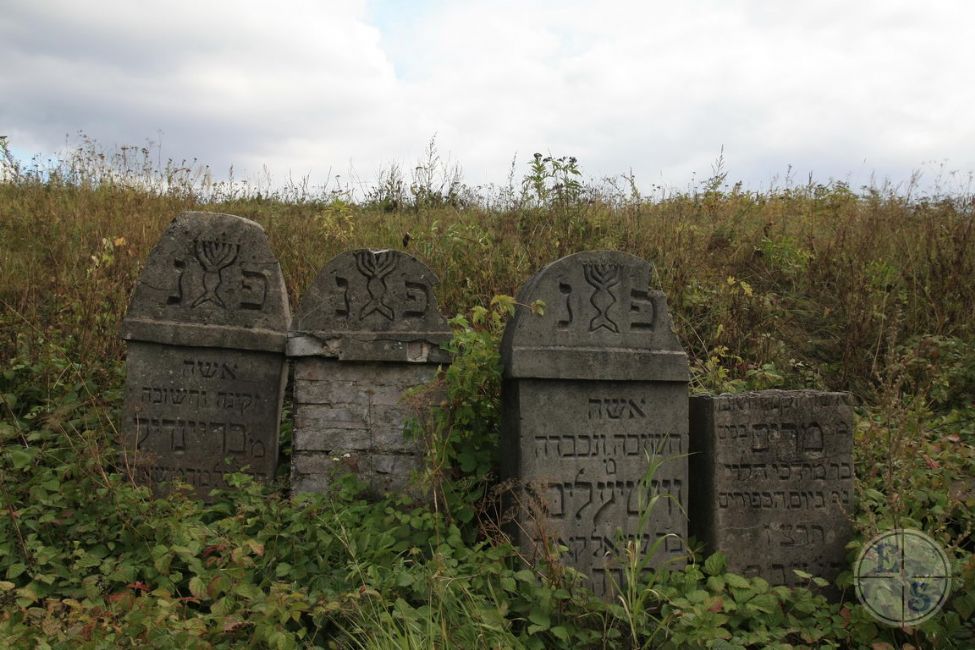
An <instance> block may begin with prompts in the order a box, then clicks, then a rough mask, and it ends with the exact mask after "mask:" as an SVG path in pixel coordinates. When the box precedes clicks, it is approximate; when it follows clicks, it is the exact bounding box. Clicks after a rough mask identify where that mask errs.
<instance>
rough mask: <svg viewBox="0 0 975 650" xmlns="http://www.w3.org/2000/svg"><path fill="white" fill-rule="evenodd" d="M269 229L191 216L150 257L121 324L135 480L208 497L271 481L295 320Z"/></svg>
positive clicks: (126, 425)
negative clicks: (237, 479)
mask: <svg viewBox="0 0 975 650" xmlns="http://www.w3.org/2000/svg"><path fill="white" fill-rule="evenodd" d="M289 317H290V315H289V310H288V296H287V293H286V292H285V288H284V277H283V276H282V274H281V269H280V267H279V265H278V262H277V260H276V259H275V258H274V255H273V254H272V253H271V250H270V248H269V247H268V242H267V236H266V235H265V234H264V230H263V229H262V228H261V227H260V226H259V225H258V224H256V223H254V222H253V221H250V220H248V219H243V218H241V217H235V216H233V215H229V214H210V213H203V212H186V213H183V214H181V215H180V216H179V217H177V218H176V219H175V220H174V221H173V222H172V223H171V224H170V225H169V228H168V229H167V230H166V232H165V233H164V234H163V236H162V238H161V239H160V241H159V242H158V243H157V244H156V246H155V248H153V250H152V253H150V255H149V260H148V261H147V262H146V266H145V269H144V270H143V272H142V275H141V276H140V278H139V281H138V283H137V285H136V287H135V292H134V294H133V296H132V301H131V303H130V304H129V309H128V312H127V314H126V316H125V319H124V321H123V322H122V337H123V338H124V339H125V340H126V341H127V346H126V347H127V354H126V369H127V373H128V376H127V379H126V389H125V406H124V419H123V421H122V433H123V439H124V447H125V450H126V461H127V462H128V463H129V464H130V466H132V468H133V469H134V475H135V478H136V480H137V481H138V482H140V483H143V484H148V485H151V486H154V487H155V488H156V489H157V491H159V488H163V490H165V487H164V486H163V485H161V484H164V483H168V482H170V481H173V480H175V479H180V480H182V481H184V482H186V483H189V484H190V485H192V486H193V487H195V488H196V492H197V495H198V496H200V497H204V498H206V497H207V495H208V494H209V491H210V490H211V489H213V488H215V487H225V486H226V484H225V482H224V479H223V474H225V473H227V472H232V471H245V472H247V473H249V474H252V475H254V476H256V477H261V478H272V477H273V476H274V469H275V466H276V464H277V452H278V420H279V418H280V415H281V401H282V398H283V395H284V383H285V379H286V362H287V359H286V357H285V356H284V350H285V344H286V342H287V329H288V320H289Z"/></svg>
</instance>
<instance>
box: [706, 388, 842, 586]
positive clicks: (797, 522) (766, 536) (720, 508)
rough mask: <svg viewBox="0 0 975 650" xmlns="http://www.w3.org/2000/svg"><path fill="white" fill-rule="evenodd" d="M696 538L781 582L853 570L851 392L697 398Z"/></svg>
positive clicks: (739, 565)
mask: <svg viewBox="0 0 975 650" xmlns="http://www.w3.org/2000/svg"><path fill="white" fill-rule="evenodd" d="M690 410H691V452H692V453H691V457H690V469H691V475H692V476H693V477H694V481H693V482H692V484H691V494H690V499H691V503H690V523H691V531H690V532H691V535H693V536H694V537H696V538H698V539H700V540H701V541H703V542H704V543H705V546H706V547H707V551H708V552H709V553H710V552H713V551H716V550H720V551H722V552H724V554H725V555H726V556H727V558H728V567H729V569H730V570H731V571H734V572H737V573H741V574H745V575H758V576H761V577H763V578H765V579H766V580H768V581H769V582H771V583H773V584H785V585H794V584H796V583H797V582H798V583H803V584H804V583H805V581H803V580H801V579H799V578H797V576H796V575H795V573H794V572H793V570H794V569H799V570H802V571H806V572H807V573H811V574H813V575H818V576H822V577H824V578H827V579H829V580H832V579H834V578H835V577H836V575H837V574H838V573H839V572H841V571H843V570H845V569H846V568H848V564H847V562H846V550H845V548H844V547H845V546H846V544H847V542H849V541H850V538H851V535H852V528H851V524H850V515H851V513H852V511H853V498H854V493H853V458H852V453H853V411H852V408H851V407H850V404H849V401H848V397H847V395H846V394H844V393H823V392H817V391H777V390H773V391H761V392H755V393H745V394H741V395H718V396H707V397H693V398H691V407H690Z"/></svg>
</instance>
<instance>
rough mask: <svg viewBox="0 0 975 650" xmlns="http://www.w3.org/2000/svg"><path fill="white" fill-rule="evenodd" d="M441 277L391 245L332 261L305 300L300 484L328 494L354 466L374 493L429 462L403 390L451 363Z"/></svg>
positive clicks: (296, 463) (299, 364)
mask: <svg viewBox="0 0 975 650" xmlns="http://www.w3.org/2000/svg"><path fill="white" fill-rule="evenodd" d="M437 283H438V281H437V277H436V276H435V275H434V274H433V273H432V272H431V271H430V269H428V268H427V267H426V266H425V265H424V264H423V263H422V262H420V261H419V260H417V259H416V258H414V257H411V256H410V255H407V254H406V253H402V252H399V251H392V250H383V251H373V250H356V251H351V252H346V253H343V254H341V255H339V256H337V257H335V258H334V259H332V260H331V261H330V262H329V263H328V264H326V265H325V267H324V268H323V269H322V270H321V272H320V273H319V274H318V276H317V277H316V279H315V280H314V282H313V283H312V285H311V287H310V288H309V289H308V290H307V291H306V292H305V295H304V296H303V297H302V299H301V305H300V306H299V308H298V313H297V314H296V316H295V320H294V323H293V326H292V330H291V333H290V335H289V340H288V355H289V356H290V357H292V358H293V359H294V365H295V400H294V401H295V404H294V409H295V428H294V455H293V457H292V458H293V461H292V489H293V490H294V491H295V492H324V491H326V490H327V489H328V486H329V484H330V482H331V480H332V477H333V476H334V474H335V472H336V471H339V470H341V471H346V470H351V471H352V472H353V473H354V474H356V475H357V476H358V477H359V478H360V479H361V480H363V482H365V483H366V484H367V485H368V486H369V487H370V489H371V491H372V492H374V493H383V492H390V491H394V490H396V491H398V490H402V489H405V488H406V487H407V485H408V483H409V479H410V476H411V473H412V472H413V470H415V469H417V468H419V467H420V465H421V460H422V454H421V448H420V445H419V443H418V442H417V441H415V440H406V439H405V438H404V435H403V429H404V424H405V421H406V420H407V418H408V417H410V416H411V415H412V413H413V412H412V411H411V409H410V407H409V406H408V405H407V404H406V403H404V400H403V396H404V393H405V392H406V391H407V390H409V389H411V388H413V387H416V386H419V385H421V384H426V383H427V382H429V381H430V380H432V379H433V378H434V376H435V375H436V372H437V367H438V365H440V364H445V363H449V361H450V359H449V356H448V355H447V353H446V352H445V351H444V350H442V349H441V347H440V346H441V345H442V344H444V343H446V342H447V341H448V340H449V339H450V327H449V326H448V325H447V322H446V320H444V318H443V316H442V315H441V314H440V312H439V310H438V309H437V302H436V298H435V296H434V293H433V288H434V287H435V286H436V285H437Z"/></svg>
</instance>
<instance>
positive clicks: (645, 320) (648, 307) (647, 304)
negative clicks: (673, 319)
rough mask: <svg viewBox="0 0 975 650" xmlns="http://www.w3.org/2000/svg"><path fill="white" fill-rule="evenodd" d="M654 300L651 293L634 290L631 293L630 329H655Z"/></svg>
mask: <svg viewBox="0 0 975 650" xmlns="http://www.w3.org/2000/svg"><path fill="white" fill-rule="evenodd" d="M653 316H654V309H653V300H651V298H650V293H649V292H647V291H640V290H638V289H633V290H632V291H630V329H634V330H652V329H653Z"/></svg>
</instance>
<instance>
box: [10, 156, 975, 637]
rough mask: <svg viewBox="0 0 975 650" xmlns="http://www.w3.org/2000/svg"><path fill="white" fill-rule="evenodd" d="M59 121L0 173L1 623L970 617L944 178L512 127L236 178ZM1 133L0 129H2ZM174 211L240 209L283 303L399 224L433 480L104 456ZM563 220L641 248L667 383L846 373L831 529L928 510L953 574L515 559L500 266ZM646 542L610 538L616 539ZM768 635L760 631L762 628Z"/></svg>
mask: <svg viewBox="0 0 975 650" xmlns="http://www.w3.org/2000/svg"><path fill="white" fill-rule="evenodd" d="M123 153H126V155H132V156H134V160H135V162H134V163H133V162H132V160H130V159H129V158H127V157H125V156H120V155H117V156H115V157H111V156H109V157H104V156H102V155H101V154H99V153H98V151H97V150H96V149H95V148H94V147H93V146H92V145H91V143H88V144H86V145H85V146H84V147H82V148H81V149H79V150H78V151H77V152H75V153H74V154H73V155H71V156H68V157H66V158H65V159H64V160H61V161H57V163H56V164H54V165H53V166H47V167H43V168H42V167H40V166H38V165H32V166H31V165H20V164H17V163H15V162H13V161H12V160H10V159H9V158H8V159H7V162H6V163H5V164H4V166H3V169H2V172H0V359H2V364H3V367H2V375H0V397H2V403H0V606H2V607H0V640H2V641H3V642H5V645H8V646H11V647H119V646H139V647H144V646H146V645H149V646H151V647H176V648H186V647H200V648H210V647H250V646H253V647H281V648H287V647H304V646H312V647H314V646H319V647H370V648H371V647H417V648H420V647H423V648H427V647H431V646H433V647H458V646H461V647H485V648H495V647H496V648H507V647H529V648H530V647H566V648H579V647H597V648H598V647H613V648H616V647H694V646H695V645H700V646H701V647H704V646H707V645H708V644H713V643H715V642H716V641H718V640H720V643H723V644H724V645H720V644H719V645H715V646H714V647H724V648H739V647H756V648H757V647H783V648H784V647H804V646H805V647H871V645H870V644H872V643H875V642H879V643H887V644H888V645H880V646H876V645H875V646H873V647H910V646H908V645H904V644H912V645H913V646H914V647H959V648H963V647H971V646H972V645H973V644H975V622H973V618H972V616H973V612H975V559H973V558H975V555H973V552H975V537H973V532H972V529H973V526H975V514H973V512H975V217H973V206H975V202H973V200H972V198H971V197H970V196H933V197H913V198H907V197H905V196H901V195H898V194H897V193H896V192H894V191H892V190H876V189H870V188H864V189H861V190H856V191H855V190H853V189H851V188H848V187H846V186H845V185H843V184H840V183H829V184H815V183H812V182H810V183H809V184H806V185H802V186H798V187H790V188H780V189H772V190H769V191H766V192H762V193H756V192H748V191H744V190H742V189H741V187H740V186H737V185H731V184H730V183H728V182H726V178H725V176H724V174H723V173H720V172H719V173H716V174H715V176H714V177H712V178H711V179H707V180H706V181H704V182H703V183H701V185H700V186H699V187H692V188H689V189H687V190H685V191H658V192H657V193H656V194H655V195H654V196H653V198H649V199H648V198H644V197H641V196H640V193H639V191H638V190H637V189H636V187H635V185H633V184H632V182H631V181H632V179H627V178H625V177H621V178H618V179H608V180H606V181H602V182H599V183H593V182H584V181H583V180H582V175H581V173H580V170H579V167H578V163H577V161H575V160H574V159H572V158H556V159H552V158H543V157H541V156H537V157H536V158H535V159H534V161H533V162H532V163H530V164H529V165H528V166H526V169H525V170H524V176H523V177H522V178H521V179H515V180H512V181H510V182H509V183H508V185H506V186H502V187H500V188H497V187H495V188H470V187H467V186H465V185H464V184H463V182H462V179H460V178H459V177H458V176H456V175H454V174H452V173H450V172H449V170H444V169H442V168H440V167H439V166H438V164H437V161H436V159H435V156H434V155H431V158H430V159H429V162H428V165H427V166H423V165H421V167H420V168H419V169H418V171H417V172H415V173H414V177H413V179H412V182H408V181H407V180H406V179H404V178H403V177H402V176H401V174H399V173H398V171H397V170H396V169H395V168H393V169H390V170H387V171H386V172H384V174H383V175H382V177H381V182H380V183H379V184H378V185H377V186H375V187H373V188H371V189H369V190H368V191H367V192H365V193H364V194H363V195H361V196H356V195H355V193H353V192H352V191H351V190H350V189H349V188H338V189H335V190H333V191H320V192H317V193H312V192H309V191H308V190H307V189H304V188H302V187H301V186H297V187H294V186H293V187H290V188H286V189H285V190H282V191H279V192H277V193H271V194H269V193H267V192H264V193H260V192H257V191H254V190H251V189H248V188H247V186H246V184H232V183H212V182H210V181H209V180H208V176H207V175H206V174H205V173H204V172H201V171H200V170H199V169H193V168H188V167H186V166H184V165H175V164H172V163H170V164H168V165H166V166H165V167H157V166H154V165H153V164H151V162H150V161H149V160H148V156H147V155H146V152H144V151H143V152H141V156H140V152H139V151H133V152H123ZM0 158H3V157H0ZM187 209H195V210H207V211H217V212H228V213H232V214H236V215H239V216H244V217H248V218H250V219H253V220H255V221H257V222H259V223H261V224H262V225H263V226H264V228H265V230H266V231H267V233H268V236H269V238H270V242H271V246H272V249H273V250H274V251H275V253H276V254H277V256H278V258H279V260H280V262H281V265H282V268H283V270H284V273H285V277H286V280H287V285H288V290H289V292H290V298H291V301H292V304H293V305H295V304H297V302H298V298H299V296H300V295H301V292H302V291H303V289H304V288H305V287H306V286H307V285H308V284H309V283H310V281H311V279H312V278H313V277H314V275H315V273H316V272H317V270H318V269H319V268H320V267H321V266H322V265H323V264H324V263H325V262H326V261H327V260H328V259H330V258H331V257H332V256H334V255H336V254H338V253H339V252H342V251H344V250H348V249H351V248H357V247H373V248H400V249H403V248H405V250H407V251H408V252H410V253H411V254H413V255H415V256H417V257H419V258H420V259H422V260H423V261H424V262H426V263H427V264H428V265H429V266H430V268H431V269H433V270H434V271H435V272H436V273H437V275H438V276H439V277H440V280H441V287H440V289H439V295H438V298H439V302H440V305H441V309H442V311H443V312H444V313H447V314H457V315H458V316H459V317H458V318H455V319H454V320H453V326H454V328H455V332H456V342H455V347H456V353H457V355H458V357H457V358H458V361H457V363H455V364H454V366H453V367H452V368H451V370H450V371H449V372H448V373H445V374H444V376H443V377H442V378H441V379H440V382H441V383H442V385H443V386H444V387H445V388H446V390H447V394H448V399H447V400H446V401H445V402H444V403H442V404H439V405H436V407H435V408H434V409H433V411H432V413H431V415H430V417H429V418H427V419H425V420H424V422H422V423H420V424H418V426H417V431H416V435H419V436H422V437H424V439H425V440H426V441H427V442H428V443H429V444H428V448H429V450H430V455H429V461H430V462H429V463H428V467H427V468H426V470H425V471H424V473H423V475H422V476H420V477H418V480H420V481H421V482H422V484H423V485H424V486H425V487H426V489H427V490H428V491H429V492H430V493H433V494H436V495H437V496H438V498H437V499H436V500H435V502H436V503H437V504H438V507H436V508H433V507H431V506H430V505H427V504H428V502H427V501H424V502H422V503H410V502H408V501H406V500H405V499H404V498H390V499H389V500H387V501H382V502H378V503H376V502H370V501H366V500H364V499H362V498H360V497H359V496H358V494H357V491H356V486H355V485H354V484H353V483H352V482H351V481H348V482H346V483H344V484H343V487H342V490H341V493H340V494H337V495H334V496H333V497H331V498H321V497H308V498H304V499H302V500H300V501H299V502H293V501H291V500H289V499H288V498H287V497H286V493H287V491H286V484H285V483H286V478H287V466H288V454H289V452H290V443H289V438H290V424H289V423H288V422H287V418H285V422H284V423H283V427H282V429H283V430H282V436H283V446H282V447H283V457H282V460H281V470H282V471H281V472H280V474H281V480H280V482H279V483H278V484H276V485H271V486H260V485H254V484H251V483H249V482H248V481H247V479H246V477H243V476H237V477H236V478H234V481H235V482H236V483H237V484H238V485H239V490H237V491H234V492H233V493H229V494H226V495H224V496H222V497H221V498H219V499H217V500H216V502H215V503H214V504H212V505H208V506H204V505H202V504H200V503H197V502H193V501H191V500H189V499H187V498H185V497H179V496H177V497H173V498H171V499H166V500H160V501H154V500H151V499H149V498H148V495H147V493H146V491H145V490H144V489H141V488H137V487H135V486H133V485H132V484H131V482H130V481H129V479H128V477H127V474H126V472H125V468H124V467H120V466H119V457H118V454H117V450H118V441H117V430H116V423H117V414H118V409H119V407H120V394H121V386H122V384H123V382H124V376H123V365H122V359H123V355H124V346H123V344H122V342H121V341H120V340H119V339H118V329H119V322H120V319H121V318H122V316H123V315H124V313H125V309H126V305H127V302H128V298H129V295H130V292H131V290H132V287H133V284H134V282H135V280H136V278H137V277H138V275H139V272H140V269H141V266H142V264H143V263H144V262H145V260H146V258H147V256H148V253H149V250H150V248H151V247H152V245H153V244H154V243H155V242H156V240H157V239H158V237H159V236H160V234H161V233H162V231H163V230H164V229H165V227H166V225H167V224H168V223H169V221H170V220H171V219H172V218H173V217H175V216H176V215H177V214H178V213H179V212H180V211H182V210H187ZM586 249H613V250H621V251H625V252H628V253H633V254H635V255H638V256H640V257H643V258H645V259H647V260H650V261H651V262H652V264H653V265H654V268H655V278H654V282H655V283H657V284H658V285H659V286H660V287H661V288H663V290H664V291H665V292H666V293H667V295H668V300H669V303H670V306H671V310H672V313H673V316H674V323H675V327H676V329H677V333H678V336H679V337H680V340H681V341H682V343H683V345H684V347H685V349H686V350H687V351H688V354H689V356H690V359H691V366H692V390H694V391H698V392H704V391H710V392H719V391H740V390H747V389H761V388H819V389H832V390H847V391H850V392H852V393H853V395H854V397H855V400H856V403H857V427H856V445H857V447H856V459H855V460H856V469H857V475H858V500H859V505H858V509H857V512H856V513H855V518H856V526H857V530H858V537H857V540H856V541H855V542H854V544H853V545H852V546H851V548H850V557H851V559H852V558H853V557H855V555H856V552H857V550H858V548H859V544H861V543H862V542H863V541H864V540H865V539H868V538H869V537H871V536H872V535H873V534H875V533H876V532H878V531H880V530H883V529H886V528H888V527H891V526H892V525H894V524H895V523H896V524H897V525H900V526H909V527H916V528H920V529H923V530H925V531H926V532H928V533H929V534H931V535H932V536H934V537H935V538H936V539H938V540H939V541H940V542H941V543H942V544H943V545H944V546H945V548H946V550H948V552H949V555H950V556H951V558H952V560H953V563H954V571H955V577H954V580H955V582H954V586H955V590H954V596H953V597H952V600H951V601H950V602H949V603H948V605H947V606H946V608H945V610H944V613H943V614H941V615H939V616H937V617H935V618H933V619H932V620H931V621H929V622H927V623H925V624H924V625H922V626H921V627H920V628H918V629H908V630H892V629H889V628H884V627H881V626H879V625H877V624H875V623H873V622H872V620H871V619H870V618H869V617H868V616H867V614H866V613H865V612H864V611H863V610H862V608H861V607H860V606H859V605H858V604H857V603H856V600H855V598H854V597H853V595H852V591H851V590H850V589H849V585H850V578H849V576H848V575H846V576H843V577H841V581H840V582H841V585H840V586H841V587H845V588H846V598H847V601H846V602H845V603H839V604H837V603H832V604H831V603H827V602H826V601H825V600H824V599H823V598H822V597H821V596H819V595H818V594H817V593H816V589H817V586H816V584H815V582H813V581H812V579H810V582H809V588H800V589H793V590H790V589H786V588H771V587H769V585H767V584H765V583H764V581H761V580H760V579H745V578H742V577H740V576H734V575H732V574H726V573H725V572H724V569H723V562H722V559H721V558H720V556H715V557H713V558H710V559H708V558H703V557H694V558H692V562H691V564H690V565H689V567H688V568H687V569H685V570H683V571H679V572H666V571H665V572H660V573H658V574H656V575H655V576H654V577H653V578H651V579H649V582H647V581H646V580H644V582H643V583H641V584H640V585H639V587H634V589H633V590H630V591H629V592H628V593H627V594H626V595H625V596H624V597H623V598H621V599H620V600H619V601H618V602H615V603H610V604H605V603H602V602H600V601H598V600H596V599H594V598H592V596H591V594H590V593H589V592H588V590H587V588H586V586H585V581H584V580H583V579H582V578H581V577H580V576H577V575H574V574H572V572H571V571H564V570H562V569H561V568H560V567H559V566H558V564H557V563H552V564H551V565H544V566H538V567H535V568H531V567H527V566H526V565H525V564H524V563H523V562H522V561H521V560H520V559H519V558H518V556H517V553H516V552H515V551H514V550H513V549H511V548H510V546H508V545H507V544H506V543H505V540H504V539H503V536H501V534H500V533H499V532H498V530H497V526H496V525H494V522H495V518H494V517H492V515H491V511H492V507H493V506H494V505H495V504H496V497H497V492H498V489H497V487H496V486H495V485H494V483H493V481H492V470H493V468H494V458H495V455H496V451H497V450H496V447H495V443H496V438H497V436H496V434H497V427H498V409H499V390H500V386H499V370H498V358H497V356H498V355H497V346H498V340H499V335H500V332H501V330H502V329H503V324H504V319H505V318H506V315H507V311H506V308H505V305H506V304H508V303H507V301H505V300H503V299H496V298H495V297H496V296H499V295H502V296H503V295H513V294H514V292H515V291H516V290H517V288H518V286H519V285H520V284H521V283H522V282H524V281H525V280H527V279H528V278H529V277H530V276H531V275H532V274H533V273H534V272H535V271H537V270H538V269H539V268H541V267H542V266H543V265H544V264H546V263H547V262H549V261H552V260H555V259H557V258H558V257H561V256H563V255H566V254H569V253H572V252H575V251H580V250H586ZM641 560H642V558H639V557H629V558H621V560H620V561H621V562H624V563H625V562H630V563H632V564H633V566H636V565H637V564H639V562H640V561H641ZM776 644H777V645H776Z"/></svg>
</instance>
